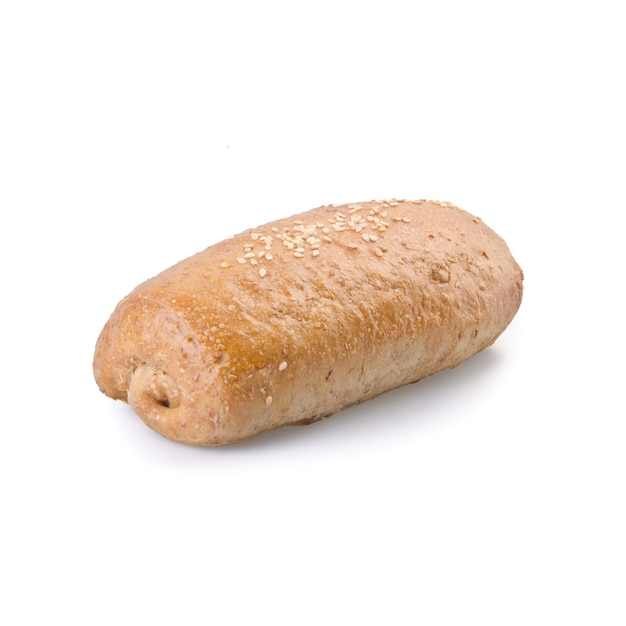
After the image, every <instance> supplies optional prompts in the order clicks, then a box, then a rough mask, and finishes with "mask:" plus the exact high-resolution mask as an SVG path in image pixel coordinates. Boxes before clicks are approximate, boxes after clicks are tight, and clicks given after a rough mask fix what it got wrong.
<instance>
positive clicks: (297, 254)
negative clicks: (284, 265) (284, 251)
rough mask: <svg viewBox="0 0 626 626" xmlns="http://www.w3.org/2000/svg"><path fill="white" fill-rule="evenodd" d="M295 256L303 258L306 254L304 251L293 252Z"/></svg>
mask: <svg viewBox="0 0 626 626" xmlns="http://www.w3.org/2000/svg"><path fill="white" fill-rule="evenodd" d="M293 256H295V257H297V258H299V259H301V258H302V257H303V256H304V254H303V253H302V252H294V253H293Z"/></svg>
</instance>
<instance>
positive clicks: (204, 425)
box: [94, 201, 523, 445]
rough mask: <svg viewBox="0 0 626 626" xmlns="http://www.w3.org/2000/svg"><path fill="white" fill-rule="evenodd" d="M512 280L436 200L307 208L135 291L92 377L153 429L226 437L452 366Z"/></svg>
mask: <svg viewBox="0 0 626 626" xmlns="http://www.w3.org/2000/svg"><path fill="white" fill-rule="evenodd" d="M522 279H523V277H522V272H521V270H520V268H519V267H518V265H517V264H516V262H515V261H514V259H513V257H512V256H511V254H510V252H509V250H508V248H507V246H506V244H505V243H504V241H503V240H502V239H501V238H500V237H499V236H498V235H496V234H495V233H494V232H493V231H492V230H491V229H489V228H488V227H487V226H486V225H485V224H483V223H482V222H481V221H480V220H479V219H478V218H475V217H473V216H472V215H470V214H468V213H466V212H464V211H462V210H460V209H458V208H456V207H454V206H452V205H450V204H449V203H437V202H430V201H416V202H409V201H388V202H363V203H358V204H351V205H345V206H340V207H334V206H328V207H320V208H318V209H314V210H312V211H309V212H307V213H303V214H300V215H296V216H293V217H290V218H287V219H283V220H279V221H276V222H273V223H270V224H266V225H264V226H260V227H258V228H255V229H250V230H247V231H245V232H243V233H241V234H239V235H237V236H235V237H233V238H231V239H227V240H225V241H222V242H220V243H218V244H216V245H214V246H211V247H209V248H207V249H206V250H204V251H203V252H201V253H199V254H197V255H195V256H192V257H190V258H188V259H186V260H184V261H181V262H180V263H178V264H177V265H175V266H174V267H172V268H170V269H168V270H166V271H165V272H163V273H161V274H159V275H158V276H156V277H155V278H153V279H151V280H149V281H147V282H145V283H143V284H142V285H140V286H139V287H137V288H136V289H135V290H134V291H133V292H132V293H131V294H130V295H129V296H127V297H126V298H125V299H124V300H123V301H122V302H121V303H120V304H119V305H118V307H117V308H116V310H115V311H114V313H113V315H112V316H111V318H110V320H109V322H108V323H107V325H106V326H105V328H104V329H103V331H102V334H101V336H100V338H99V340H98V343H97V346H96V353H95V357H94V373H95V376H96V380H97V382H98V385H99V387H100V389H101V390H102V391H103V392H104V393H106V394H107V395H109V396H111V397H113V398H117V399H121V400H124V401H128V402H130V404H131V405H132V406H133V408H134V409H135V411H136V412H137V413H138V414H139V415H140V416H141V418H142V419H143V420H144V421H145V422H146V423H147V424H148V425H149V426H150V427H152V428H154V429H155V430H157V431H158V432H160V433H161V434H163V435H165V436H166V437H169V438H171V439H174V440H177V441H181V442H184V443H190V444H196V445H219V444H224V443H232V442H235V441H238V440H241V439H245V438H248V437H251V436H253V435H255V434H257V433H259V432H262V431H264V430H267V429H270V428H275V427H277V426H281V425H283V424H288V423H308V422H311V421H315V420H316V419H319V418H321V417H324V416H327V415H330V414H332V413H334V412H336V411H338V410H340V409H342V408H344V407H347V406H350V405H352V404H355V403H357V402H362V401H364V400H367V399H369V398H372V397H374V396H376V395H379V394H381V393H383V392H385V391H387V390H390V389H393V388H395V387H398V386H400V385H403V384H406V383H409V382H413V381H416V380H419V379H421V378H423V377H425V376H428V375H429V374H432V373H434V372H436V371H439V370H441V369H445V368H448V367H454V366H455V365H458V364H459V363H460V362H461V361H463V360H465V359H466V358H468V357H469V356H471V355H472V354H475V353H476V352H479V351H480V350H482V349H484V348H486V347H487V346H488V345H490V344H491V343H493V341H495V339H496V338H497V337H498V335H499V334H500V333H501V332H502V331H503V330H504V329H505V328H506V326H507V325H508V324H509V322H510V321H511V319H512V318H513V316H514V315H515V313H516V311H517V309H518V307H519V305H520V302H521V297H522Z"/></svg>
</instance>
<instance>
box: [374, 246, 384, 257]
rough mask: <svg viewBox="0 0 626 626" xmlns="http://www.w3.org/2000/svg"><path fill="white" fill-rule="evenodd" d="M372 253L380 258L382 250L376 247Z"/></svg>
mask: <svg viewBox="0 0 626 626" xmlns="http://www.w3.org/2000/svg"><path fill="white" fill-rule="evenodd" d="M374 254H375V255H376V256H377V257H378V258H379V259H380V258H381V257H382V256H383V251H382V250H381V249H380V248H376V250H374Z"/></svg>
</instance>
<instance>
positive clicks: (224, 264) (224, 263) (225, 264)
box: [220, 261, 230, 267]
mask: <svg viewBox="0 0 626 626" xmlns="http://www.w3.org/2000/svg"><path fill="white" fill-rule="evenodd" d="M220 265H221V266H222V267H230V263H226V261H224V262H222V263H220Z"/></svg>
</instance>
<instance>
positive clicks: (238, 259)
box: [237, 256, 246, 263]
mask: <svg viewBox="0 0 626 626" xmlns="http://www.w3.org/2000/svg"><path fill="white" fill-rule="evenodd" d="M245 262H246V260H245V259H242V258H241V257H240V256H239V257H237V263H245Z"/></svg>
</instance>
